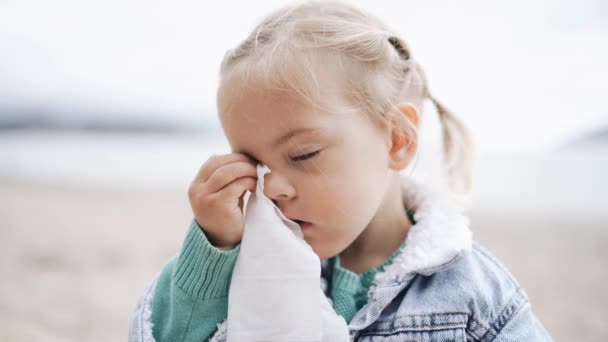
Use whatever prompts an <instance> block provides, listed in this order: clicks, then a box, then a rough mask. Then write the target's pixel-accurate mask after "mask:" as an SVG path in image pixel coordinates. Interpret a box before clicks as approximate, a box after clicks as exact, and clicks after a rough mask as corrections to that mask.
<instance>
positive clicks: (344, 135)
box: [218, 90, 392, 259]
mask: <svg viewBox="0 0 608 342" xmlns="http://www.w3.org/2000/svg"><path fill="white" fill-rule="evenodd" d="M238 95H239V96H238V100H236V101H235V100H232V101H231V110H230V112H223V113H220V121H221V124H222V126H223V129H224V132H225V134H226V137H227V139H228V141H229V144H230V146H231V148H232V150H233V152H234V153H242V154H245V155H247V156H249V157H250V158H252V159H254V160H255V161H257V162H261V163H263V164H266V165H267V166H268V167H269V168H270V170H271V172H270V173H268V174H266V176H265V183H264V185H265V187H264V193H265V195H266V196H267V197H268V198H270V199H271V200H273V202H274V203H275V204H276V205H277V207H278V208H279V209H280V210H281V211H282V212H283V214H284V215H285V216H286V217H288V218H290V219H292V220H300V221H306V222H309V223H310V224H309V225H306V226H307V228H305V229H303V234H304V239H305V240H306V241H307V242H308V244H310V246H311V247H312V248H313V250H314V252H315V253H316V254H317V255H318V256H319V257H320V258H322V259H323V258H328V257H332V256H335V255H337V254H339V253H340V252H341V251H343V250H344V249H345V248H346V247H348V246H349V245H350V244H351V243H352V242H353V241H354V240H355V239H356V238H357V237H358V236H359V235H360V234H361V232H362V231H363V230H364V229H365V228H366V227H367V226H368V225H369V224H370V221H372V219H374V221H376V220H377V221H379V222H381V221H382V217H378V215H377V212H378V210H379V207H380V204H381V203H382V201H383V198H384V197H385V192H386V189H387V186H388V184H389V182H390V177H389V176H390V173H391V171H392V170H390V169H389V154H388V150H389V149H390V135H387V134H386V133H385V132H384V131H383V130H382V129H381V128H380V126H379V125H377V124H373V123H372V122H371V121H370V119H369V118H368V117H367V115H366V114H365V113H363V112H348V113H346V112H340V111H339V109H335V110H331V112H330V111H327V110H319V109H313V108H312V107H311V106H308V105H305V104H304V103H303V102H301V101H296V100H294V98H293V97H287V96H280V95H271V94H268V93H262V92H260V91H255V90H249V91H240V92H239V93H238ZM222 96H224V97H222ZM222 96H220V97H218V101H219V102H218V104H219V105H220V106H219V108H224V107H222V98H228V97H229V96H230V95H229V94H222ZM340 101H341V100H340V99H338V98H335V97H334V98H331V99H330V98H323V99H321V103H322V105H323V106H322V108H327V107H328V106H329V107H331V108H339V105H340V103H341V102H340ZM342 103H343V102H342Z"/></svg>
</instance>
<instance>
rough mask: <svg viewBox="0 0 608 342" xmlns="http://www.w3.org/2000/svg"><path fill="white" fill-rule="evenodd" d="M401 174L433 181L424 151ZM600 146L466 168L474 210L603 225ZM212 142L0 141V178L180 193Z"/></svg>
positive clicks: (173, 138) (155, 138)
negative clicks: (596, 220) (592, 220)
mask: <svg viewBox="0 0 608 342" xmlns="http://www.w3.org/2000/svg"><path fill="white" fill-rule="evenodd" d="M423 151H425V152H426V153H425V154H423V155H421V158H420V160H419V162H418V164H417V165H416V167H415V169H414V172H413V173H409V172H410V171H407V172H408V174H411V176H413V177H417V178H419V179H426V180H429V179H434V177H436V176H435V175H438V174H440V172H439V170H437V168H438V167H440V166H439V164H437V162H436V160H433V158H432V156H433V153H430V152H429V151H431V149H428V148H427V149H426V150H423ZM605 151H606V149H605V148H604V146H591V147H589V146H588V147H585V148H579V149H571V150H568V151H564V152H562V153H544V154H542V153H537V154H513V155H504V154H503V155H488V156H484V157H481V158H479V159H478V160H477V161H476V163H475V168H474V188H473V190H474V191H473V205H474V208H481V209H492V210H495V209H498V210H512V211H517V212H521V213H531V214H556V215H557V214H559V215H564V214H566V215H585V216H586V217H587V218H589V217H599V218H608V214H607V212H608V211H606V210H605V209H604V205H605V204H606V203H607V201H606V200H607V199H608V181H607V180H606V176H607V175H608V153H606V152H605ZM229 152H230V148H229V146H228V144H227V142H225V141H223V140H222V139H217V138H216V137H212V138H205V137H196V136H191V135H190V136H187V135H184V136H180V135H160V134H157V135H155V134H139V135H133V134H125V133H122V134H109V133H99V134H90V133H79V132H72V133H65V132H62V133H49V132H41V131H23V132H11V133H6V132H4V133H2V134H1V135H0V174H4V175H7V176H21V177H26V178H28V179H34V180H43V181H49V182H54V183H75V184H85V185H94V186H124V187H141V188H166V189H187V186H188V185H189V183H190V181H191V179H192V178H193V177H194V175H195V174H196V172H197V170H198V169H199V168H200V166H201V165H202V163H203V162H204V161H205V160H207V158H209V156H211V155H212V154H224V153H229Z"/></svg>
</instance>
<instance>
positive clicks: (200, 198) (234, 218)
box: [188, 153, 257, 250]
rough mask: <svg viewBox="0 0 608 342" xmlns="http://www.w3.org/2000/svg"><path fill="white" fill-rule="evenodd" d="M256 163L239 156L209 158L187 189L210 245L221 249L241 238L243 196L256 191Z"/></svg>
mask: <svg viewBox="0 0 608 342" xmlns="http://www.w3.org/2000/svg"><path fill="white" fill-rule="evenodd" d="M256 165H257V164H256V162H254V161H253V160H252V159H251V158H249V157H247V156H245V155H244V154H240V153H230V154H224V155H219V156H218V155H212V156H211V157H210V158H209V159H207V161H206V162H205V163H204V164H203V165H202V166H201V168H200V170H199V171H198V173H197V174H196V177H195V178H194V180H193V181H192V183H190V187H189V188H188V199H189V200H190V206H191V207H192V212H193V213H194V217H195V218H196V222H197V223H198V225H199V226H200V227H201V228H202V229H203V231H204V232H205V235H206V236H207V238H208V240H209V242H211V244H212V245H214V246H216V247H217V248H219V249H222V250H230V249H232V248H234V247H235V246H236V245H237V244H238V243H239V242H240V241H241V240H242V239H243V226H244V220H243V197H244V195H245V192H246V191H247V190H249V191H251V192H253V191H255V188H256V184H257V169H256Z"/></svg>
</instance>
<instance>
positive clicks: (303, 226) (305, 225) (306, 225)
mask: <svg viewBox="0 0 608 342" xmlns="http://www.w3.org/2000/svg"><path fill="white" fill-rule="evenodd" d="M292 221H294V222H295V223H297V224H298V225H299V226H300V228H301V229H307V228H310V227H311V226H312V223H310V222H306V221H301V220H292Z"/></svg>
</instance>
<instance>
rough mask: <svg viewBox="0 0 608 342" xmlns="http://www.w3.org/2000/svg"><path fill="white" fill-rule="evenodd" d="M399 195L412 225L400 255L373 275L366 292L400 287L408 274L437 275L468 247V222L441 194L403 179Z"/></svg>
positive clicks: (471, 241)
mask: <svg viewBox="0 0 608 342" xmlns="http://www.w3.org/2000/svg"><path fill="white" fill-rule="evenodd" d="M401 191H402V200H403V203H404V205H405V207H406V208H408V209H409V210H411V211H413V212H414V215H413V217H414V224H413V225H412V226H411V227H410V231H409V232H408V234H407V238H406V240H405V246H404V247H402V250H401V252H400V253H399V254H398V255H397V256H396V257H395V258H394V259H393V262H392V263H391V264H390V265H388V266H386V267H385V268H384V270H383V271H382V272H378V273H377V274H376V276H375V278H374V285H373V286H372V288H370V292H373V291H375V290H376V288H380V287H385V286H389V285H396V284H399V283H402V282H404V280H406V278H408V277H407V276H408V275H409V274H412V273H420V274H425V275H429V274H432V273H435V272H438V271H440V270H442V269H444V268H446V267H447V266H448V265H449V264H450V262H451V261H453V260H454V259H455V258H456V257H458V256H459V255H462V254H463V252H465V251H470V250H471V247H472V243H473V236H472V235H473V234H472V232H471V230H470V229H469V223H470V220H469V218H468V217H467V216H465V215H463V214H462V213H461V212H460V211H459V210H458V209H457V207H456V206H455V205H453V204H451V203H450V202H449V201H448V199H447V197H446V195H445V194H444V193H442V192H439V191H437V190H434V189H431V188H430V187H429V186H428V185H425V184H422V183H417V182H415V181H413V180H412V179H409V178H405V177H401Z"/></svg>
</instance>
